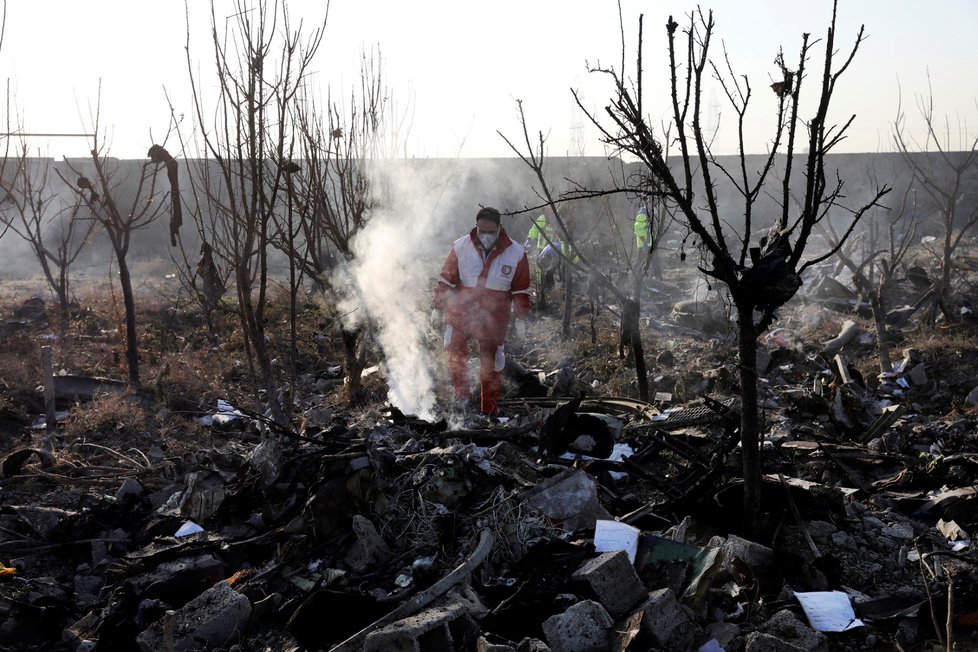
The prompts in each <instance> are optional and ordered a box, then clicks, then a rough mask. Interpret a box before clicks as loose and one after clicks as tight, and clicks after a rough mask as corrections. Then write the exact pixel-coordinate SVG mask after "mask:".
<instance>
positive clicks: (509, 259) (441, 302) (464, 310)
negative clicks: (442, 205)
mask: <svg viewBox="0 0 978 652" xmlns="http://www.w3.org/2000/svg"><path fill="white" fill-rule="evenodd" d="M499 222H500V219H499V211H498V210H496V209H495V208H490V207H486V208H483V209H481V210H480V211H479V212H478V213H477V214H476V217H475V224H476V225H475V228H473V229H472V230H471V231H470V232H469V233H467V234H466V235H464V236H462V237H461V238H459V239H458V240H456V241H455V242H454V243H453V244H452V250H451V251H450V252H449V253H448V258H447V259H446V260H445V264H444V266H442V270H441V278H439V279H438V286H437V287H436V288H435V296H434V301H433V303H434V306H435V308H436V309H437V310H443V311H444V314H445V323H446V324H447V327H446V328H445V348H446V349H447V350H448V367H449V373H450V374H451V377H452V386H453V387H454V389H455V400H456V403H458V404H460V405H467V404H468V402H469V400H470V398H471V395H472V389H471V387H470V385H469V378H468V358H469V348H468V347H469V340H470V339H474V340H475V341H476V343H477V345H478V347H479V382H480V384H481V386H482V392H481V402H480V409H481V411H482V413H483V414H488V415H493V414H496V413H497V412H498V411H499V390H500V386H501V383H502V371H503V366H504V365H505V362H506V356H505V352H504V350H503V342H505V340H506V330H507V328H509V318H510V313H511V312H515V313H516V317H518V318H523V317H526V315H527V314H528V313H529V312H530V307H531V306H530V265H529V263H528V262H527V258H526V252H525V251H524V249H523V247H521V246H520V245H518V244H516V243H515V242H513V241H512V240H510V238H509V236H508V235H506V230H505V229H503V228H502V226H501V225H500V223H499Z"/></svg>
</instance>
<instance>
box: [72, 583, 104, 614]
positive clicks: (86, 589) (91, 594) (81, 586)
mask: <svg viewBox="0 0 978 652" xmlns="http://www.w3.org/2000/svg"><path fill="white" fill-rule="evenodd" d="M103 584H105V581H104V580H103V579H102V578H101V577H99V576H97V575H75V601H76V602H77V603H78V606H79V607H81V608H83V609H85V608H88V607H92V606H94V605H95V603H97V602H98V592H99V591H101V590H102V585H103Z"/></svg>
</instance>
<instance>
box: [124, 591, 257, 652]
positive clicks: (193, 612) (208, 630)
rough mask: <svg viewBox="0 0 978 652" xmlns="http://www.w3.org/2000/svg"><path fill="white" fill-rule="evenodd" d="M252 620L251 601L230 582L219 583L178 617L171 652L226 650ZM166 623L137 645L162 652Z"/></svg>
mask: <svg viewBox="0 0 978 652" xmlns="http://www.w3.org/2000/svg"><path fill="white" fill-rule="evenodd" d="M249 618H251V601H250V600H248V598H247V596H245V595H242V594H241V593H238V592H237V591H235V590H234V589H232V588H231V587H230V586H228V584H227V582H224V581H220V582H218V583H217V584H215V585H214V586H212V587H211V588H209V589H207V590H206V591H204V592H203V593H201V594H200V595H199V596H197V597H196V598H194V599H193V600H191V601H190V602H188V603H187V604H186V605H185V606H184V607H183V608H182V609H180V610H179V611H178V612H177V613H176V623H175V625H176V626H175V627H174V630H173V631H174V641H173V647H172V648H171V649H172V650H175V651H177V652H182V651H187V652H189V651H190V650H204V649H227V648H228V647H230V646H231V645H233V644H234V643H236V642H237V641H239V640H240V639H241V637H242V636H243V635H244V633H245V628H246V627H247V626H248V620H249ZM164 638H165V637H164V632H163V623H162V622H158V623H157V624H156V625H155V626H154V627H152V628H150V629H147V630H145V631H143V632H142V633H141V634H140V635H139V636H138V637H137V638H136V642H137V643H138V644H139V648H140V649H141V650H143V651H144V652H157V651H162V650H164V649H165V648H166V647H168V645H167V644H166V643H165V641H164Z"/></svg>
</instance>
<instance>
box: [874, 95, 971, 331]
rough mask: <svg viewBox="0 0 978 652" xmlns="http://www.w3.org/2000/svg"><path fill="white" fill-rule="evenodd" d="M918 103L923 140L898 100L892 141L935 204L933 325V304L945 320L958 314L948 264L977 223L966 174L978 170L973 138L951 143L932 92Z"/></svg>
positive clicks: (934, 313)
mask: <svg viewBox="0 0 978 652" xmlns="http://www.w3.org/2000/svg"><path fill="white" fill-rule="evenodd" d="M917 108H918V110H919V112H920V117H921V118H922V119H923V122H924V126H925V136H924V138H923V140H922V141H921V140H920V139H918V138H916V137H914V136H913V135H912V134H911V133H910V132H909V130H908V128H907V115H906V113H904V111H903V104H902V102H901V104H900V106H899V107H898V109H897V116H896V119H895V120H894V123H893V141H894V144H895V145H896V149H897V151H898V152H899V153H900V154H901V156H902V157H903V160H904V161H905V162H906V164H907V166H908V167H909V168H910V169H911V170H912V171H913V174H914V178H915V179H916V181H917V182H918V183H919V185H920V187H921V188H922V189H923V192H924V193H926V194H927V195H928V196H929V197H930V198H931V199H932V200H933V201H934V203H935V204H936V205H937V219H936V220H935V221H936V223H937V225H938V228H939V231H940V248H939V250H938V252H937V257H938V260H939V261H940V262H939V265H940V269H941V280H940V282H939V284H938V287H937V288H935V290H936V291H935V292H934V296H935V299H936V303H935V304H934V309H932V310H931V313H930V318H929V321H930V323H931V325H933V323H934V318H935V317H936V313H937V310H936V307H937V305H940V307H941V309H942V310H943V312H944V315H945V317H947V319H948V320H950V321H956V320H957V315H955V314H954V311H953V310H952V308H951V289H952V282H953V279H952V278H951V270H952V268H953V258H954V252H955V251H957V248H958V246H959V245H960V244H961V240H962V239H963V238H964V237H965V235H967V234H968V233H969V232H971V231H972V230H973V229H974V227H975V225H976V224H978V201H975V193H974V190H973V184H974V182H975V179H974V177H972V178H970V179H969V178H968V175H969V174H971V175H975V174H976V173H978V138H975V139H972V140H970V141H965V139H966V138H967V136H966V135H962V136H961V137H960V140H959V141H958V142H957V147H955V141H954V139H953V137H952V133H951V125H950V123H949V121H948V120H947V119H945V120H943V124H941V122H942V121H941V120H940V119H939V118H938V117H937V116H936V115H935V113H934V95H933V92H928V94H927V96H926V97H919V98H918V99H917ZM958 128H959V133H960V134H966V133H967V130H966V129H965V128H964V125H962V124H958Z"/></svg>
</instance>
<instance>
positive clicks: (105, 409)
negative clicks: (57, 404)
mask: <svg viewBox="0 0 978 652" xmlns="http://www.w3.org/2000/svg"><path fill="white" fill-rule="evenodd" d="M149 428H150V419H149V417H147V415H146V413H145V412H144V411H143V409H142V408H141V407H140V406H139V405H138V403H137V402H136V401H135V400H134V399H133V398H132V397H131V396H126V395H121V394H109V395H103V396H98V397H96V398H95V399H94V400H92V401H89V402H88V403H80V404H78V405H76V406H75V407H74V408H72V410H71V413H70V414H69V416H68V419H67V421H66V422H65V424H64V428H63V429H62V431H61V432H62V435H63V436H64V437H65V438H66V439H81V438H87V437H89V436H92V435H113V434H126V435H131V434H135V433H138V432H142V431H145V430H148V429H149Z"/></svg>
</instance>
